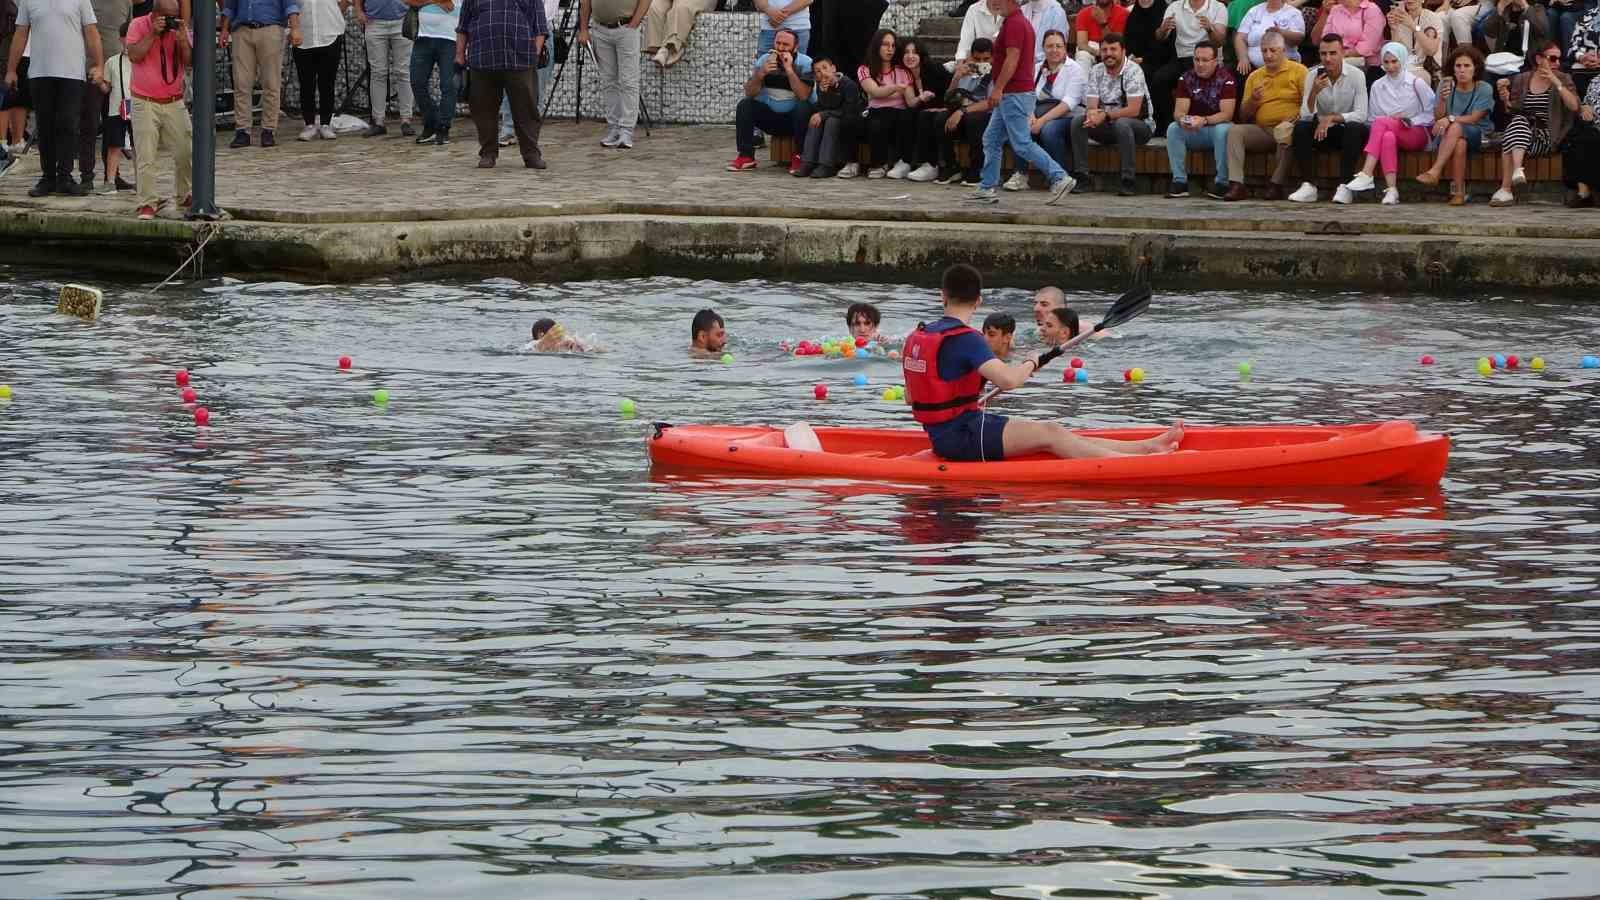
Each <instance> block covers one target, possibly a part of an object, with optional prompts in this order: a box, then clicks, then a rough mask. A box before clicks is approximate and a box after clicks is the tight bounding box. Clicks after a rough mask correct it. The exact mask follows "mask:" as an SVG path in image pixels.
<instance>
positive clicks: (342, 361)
mask: <svg viewBox="0 0 1600 900" xmlns="http://www.w3.org/2000/svg"><path fill="white" fill-rule="evenodd" d="M339 368H341V369H348V368H350V357H348V356H341V357H339Z"/></svg>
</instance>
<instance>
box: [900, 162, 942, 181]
mask: <svg viewBox="0 0 1600 900" xmlns="http://www.w3.org/2000/svg"><path fill="white" fill-rule="evenodd" d="M938 177H939V170H938V169H935V168H934V167H933V166H932V165H931V164H929V163H923V164H922V165H920V166H917V168H916V169H915V170H913V171H912V173H911V174H910V175H907V176H906V180H907V181H915V182H919V183H926V182H929V181H932V180H934V179H935V178H938Z"/></svg>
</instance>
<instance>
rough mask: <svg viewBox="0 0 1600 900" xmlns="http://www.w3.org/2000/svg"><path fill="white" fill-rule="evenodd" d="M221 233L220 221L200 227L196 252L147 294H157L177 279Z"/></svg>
mask: <svg viewBox="0 0 1600 900" xmlns="http://www.w3.org/2000/svg"><path fill="white" fill-rule="evenodd" d="M220 234H222V225H221V223H218V222H207V223H206V224H205V226H204V227H202V228H201V229H200V242H199V243H198V244H196V245H195V248H194V252H193V253H190V254H189V258H188V259H186V260H184V261H183V262H181V263H179V264H178V268H176V269H174V270H173V272H172V274H171V275H168V276H167V277H166V279H165V280H163V281H162V282H161V283H160V284H158V285H156V286H155V287H153V288H151V289H150V291H149V293H147V294H146V295H145V296H147V297H153V296H155V294H156V292H157V291H159V290H161V289H162V288H164V287H166V286H167V285H169V284H171V283H172V282H173V279H175V278H177V277H178V276H179V275H181V274H183V271H184V270H185V269H187V268H189V263H192V262H194V260H195V257H197V256H199V255H200V254H201V253H204V252H205V249H206V245H207V244H209V243H211V239H212V238H214V237H217V236H218V235H220Z"/></svg>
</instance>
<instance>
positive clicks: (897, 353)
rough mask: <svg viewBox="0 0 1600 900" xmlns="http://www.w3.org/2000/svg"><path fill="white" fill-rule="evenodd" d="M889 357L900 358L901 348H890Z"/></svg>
mask: <svg viewBox="0 0 1600 900" xmlns="http://www.w3.org/2000/svg"><path fill="white" fill-rule="evenodd" d="M889 358H890V359H899V358H900V351H899V350H890V351H889Z"/></svg>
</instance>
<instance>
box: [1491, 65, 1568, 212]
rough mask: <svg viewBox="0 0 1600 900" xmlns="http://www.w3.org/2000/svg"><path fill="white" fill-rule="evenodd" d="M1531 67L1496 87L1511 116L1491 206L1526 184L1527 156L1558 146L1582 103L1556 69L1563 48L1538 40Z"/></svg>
mask: <svg viewBox="0 0 1600 900" xmlns="http://www.w3.org/2000/svg"><path fill="white" fill-rule="evenodd" d="M1533 53H1534V56H1533V59H1534V69H1533V70H1532V71H1530V72H1523V73H1521V74H1520V75H1517V76H1515V77H1514V78H1511V79H1509V80H1507V81H1501V82H1500V83H1499V84H1497V85H1496V86H1495V87H1496V89H1497V92H1498V93H1499V95H1500V102H1501V104H1503V105H1504V106H1505V109H1506V112H1507V113H1508V114H1509V116H1510V118H1509V120H1508V121H1507V122H1506V130H1505V134H1503V135H1502V136H1501V138H1500V189H1499V190H1498V191H1495V192H1494V196H1493V197H1491V198H1490V199H1489V205H1490V206H1510V205H1511V204H1513V203H1515V202H1516V196H1515V195H1514V194H1512V192H1511V189H1512V188H1513V187H1518V186H1521V185H1524V184H1527V183H1528V177H1527V175H1525V174H1524V173H1523V171H1522V164H1523V161H1524V160H1525V159H1526V158H1527V157H1529V156H1535V157H1538V156H1549V155H1550V154H1552V153H1554V152H1555V151H1556V148H1558V147H1560V146H1561V142H1562V141H1563V140H1565V139H1566V137H1567V132H1568V131H1569V130H1570V129H1571V128H1572V120H1573V113H1576V112H1578V110H1579V108H1580V106H1581V103H1580V98H1579V97H1578V89H1577V87H1575V86H1574V85H1573V83H1572V76H1570V75H1568V74H1567V73H1565V72H1563V71H1561V70H1560V68H1559V66H1560V65H1561V48H1559V47H1557V46H1556V42H1555V41H1549V40H1547V41H1542V42H1540V43H1538V44H1535V45H1534V48H1533Z"/></svg>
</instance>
